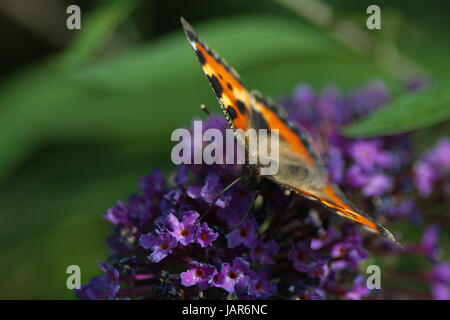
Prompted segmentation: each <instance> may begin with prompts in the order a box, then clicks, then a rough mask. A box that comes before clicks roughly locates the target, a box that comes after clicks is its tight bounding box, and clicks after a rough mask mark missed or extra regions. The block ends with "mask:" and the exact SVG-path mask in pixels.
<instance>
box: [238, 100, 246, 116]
mask: <svg viewBox="0 0 450 320" xmlns="http://www.w3.org/2000/svg"><path fill="white" fill-rule="evenodd" d="M236 104H237V107H238V110H239V112H240V113H242V114H246V113H247V108H246V107H245V104H244V103H243V102H242V101H241V100H239V99H237V101H236Z"/></svg>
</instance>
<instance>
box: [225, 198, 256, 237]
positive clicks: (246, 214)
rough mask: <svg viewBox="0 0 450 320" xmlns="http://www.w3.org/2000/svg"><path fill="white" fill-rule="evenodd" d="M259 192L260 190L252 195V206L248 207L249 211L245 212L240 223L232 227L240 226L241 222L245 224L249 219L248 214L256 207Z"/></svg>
mask: <svg viewBox="0 0 450 320" xmlns="http://www.w3.org/2000/svg"><path fill="white" fill-rule="evenodd" d="M258 194H259V192H258V191H255V194H254V195H253V197H252V201H251V202H250V207H248V210H247V212H246V213H245V214H244V216H243V217H242V219H241V221H239V222H238V223H236V224H235V225H233V226H231V227H230V228H231V229H233V228H237V227H239V226H240V225H241V224H243V223H244V222H245V220H247V217H248V215H249V214H250V212H252V211H253V209H254V208H255V202H256V198H257V197H258Z"/></svg>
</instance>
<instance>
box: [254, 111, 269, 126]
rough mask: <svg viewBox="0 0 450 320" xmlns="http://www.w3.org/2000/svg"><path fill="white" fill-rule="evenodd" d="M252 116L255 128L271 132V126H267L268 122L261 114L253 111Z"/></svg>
mask: <svg viewBox="0 0 450 320" xmlns="http://www.w3.org/2000/svg"><path fill="white" fill-rule="evenodd" d="M251 115H252V122H253V123H254V124H255V127H256V128H257V129H266V130H269V125H268V124H267V122H266V120H265V119H264V118H263V116H262V114H261V113H260V112H257V111H256V110H253V111H252V114H251Z"/></svg>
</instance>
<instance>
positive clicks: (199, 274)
mask: <svg viewBox="0 0 450 320" xmlns="http://www.w3.org/2000/svg"><path fill="white" fill-rule="evenodd" d="M203 275H204V273H203V270H201V269H197V270H195V276H196V277H197V278H202V277H203Z"/></svg>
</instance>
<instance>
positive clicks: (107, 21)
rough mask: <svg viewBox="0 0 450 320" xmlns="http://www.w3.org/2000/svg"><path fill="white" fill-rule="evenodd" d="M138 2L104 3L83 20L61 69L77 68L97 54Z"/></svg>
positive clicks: (136, 0) (120, 0)
mask: <svg viewBox="0 0 450 320" xmlns="http://www.w3.org/2000/svg"><path fill="white" fill-rule="evenodd" d="M139 1H140V0H113V1H104V2H103V3H102V4H101V5H100V6H99V7H98V8H96V9H95V10H94V11H93V12H92V13H90V14H89V16H88V17H86V19H83V24H82V28H81V31H79V36H78V37H77V38H76V39H75V41H74V42H73V43H72V45H71V46H70V47H69V48H68V49H67V50H66V51H65V53H64V54H63V56H62V59H61V67H67V68H70V67H75V66H78V65H80V64H83V63H86V62H88V61H89V60H90V59H92V58H93V57H94V56H95V55H96V54H98V53H99V52H100V51H101V50H102V49H103V48H104V46H105V45H106V44H107V43H108V41H109V40H110V39H111V38H112V36H113V35H114V33H115V31H116V29H117V28H118V26H119V25H120V24H121V23H122V22H123V21H125V20H126V19H127V18H128V17H129V16H130V15H131V13H132V12H133V11H134V9H135V8H136V7H137V5H138V3H139Z"/></svg>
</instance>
